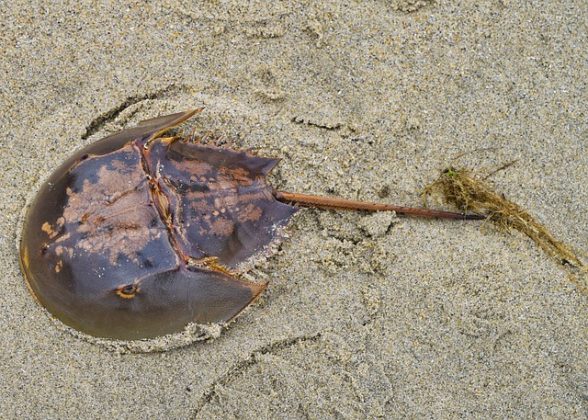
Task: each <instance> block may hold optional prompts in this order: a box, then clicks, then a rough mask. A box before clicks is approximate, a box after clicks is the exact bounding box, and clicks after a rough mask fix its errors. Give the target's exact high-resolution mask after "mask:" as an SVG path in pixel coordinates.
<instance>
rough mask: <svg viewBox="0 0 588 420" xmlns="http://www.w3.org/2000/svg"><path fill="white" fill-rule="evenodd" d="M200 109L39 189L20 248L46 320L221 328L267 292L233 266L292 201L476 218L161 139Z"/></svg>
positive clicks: (165, 120) (98, 152) (94, 328)
mask: <svg viewBox="0 0 588 420" xmlns="http://www.w3.org/2000/svg"><path fill="white" fill-rule="evenodd" d="M199 111H201V109H197V110H193V111H189V112H183V113H177V114H173V115H168V116H163V117H158V118H154V119H151V120H146V121H143V122H141V123H139V125H138V126H136V127H134V128H129V129H126V130H123V131H120V132H118V133H116V134H113V135H110V136H108V137H106V138H104V139H102V140H99V141H97V142H95V143H92V144H90V145H89V146H87V147H85V148H83V149H82V150H80V151H78V152H76V153H75V154H74V155H73V156H71V157H70V158H69V159H67V160H66V161H65V162H64V163H63V164H62V165H61V166H60V167H59V168H58V169H57V170H56V171H55V172H54V173H53V174H52V175H51V176H50V177H49V179H48V180H47V181H46V182H45V183H44V184H43V185H42V187H41V188H40V191H39V192H38V193H37V195H36V197H35V199H34V200H33V202H32V204H31V206H30V208H29V209H28V212H27V215H26V219H25V223H24V227H23V232H22V237H21V243H20V260H21V265H22V270H23V272H24V275H25V279H26V282H27V285H28V287H29V289H30V291H31V293H32V294H33V296H34V297H35V298H36V299H37V301H38V302H39V303H40V304H41V305H43V306H44V307H45V308H46V309H47V310H48V311H49V312H50V313H51V314H52V315H53V316H54V317H56V318H57V319H59V320H61V321H62V322H63V323H65V324H66V325H68V326H70V327H72V328H74V329H77V330H80V331H82V332H83V333H86V334H89V335H92V336H95V337H105V338H110V339H123V340H134V339H144V338H153V337H158V336H163V335H167V334H170V333H175V332H178V331H181V330H182V329H183V328H184V327H185V326H186V325H188V324H189V323H197V324H209V323H221V324H222V323H226V322H228V321H230V320H232V319H233V318H235V317H236V316H237V315H238V314H239V313H240V312H241V311H242V310H243V309H244V308H246V307H247V306H249V305H250V304H251V303H252V302H253V301H254V300H255V299H256V298H257V297H258V296H259V295H260V294H261V293H262V292H263V290H264V289H265V288H266V286H267V284H265V283H255V282H251V281H248V280H246V279H245V278H243V277H241V276H240V275H239V274H237V273H238V271H237V268H238V266H239V265H240V264H241V263H243V262H245V261H247V260H249V259H250V258H252V257H254V256H255V255H257V254H259V253H261V252H263V251H264V249H266V248H267V247H268V246H269V245H270V243H271V242H272V241H273V240H274V239H276V238H277V237H278V236H279V232H280V229H282V228H283V227H285V226H286V224H287V223H288V221H289V220H290V218H291V216H292V215H293V214H294V213H295V212H296V211H297V209H298V206H297V205H302V206H314V207H321V208H328V209H354V210H364V211H396V212H397V213H398V214H400V215H409V216H420V217H430V218H431V217H432V218H446V219H480V218H482V216H479V215H464V214H460V213H452V212H445V211H435V210H429V209H419V208H406V207H398V206H393V205H388V204H376V203H365V202H358V201H350V200H343V199H336V198H330V197H317V196H311V195H304V194H296V193H288V192H282V191H275V190H274V189H273V188H272V187H271V186H270V185H269V184H268V183H267V182H266V180H265V177H266V175H267V174H268V173H269V172H270V171H271V169H272V168H273V167H274V166H275V165H276V164H277V162H278V159H271V158H265V157H259V156H254V155H252V154H249V153H245V152H241V151H235V150H230V149H226V148H219V147H215V146H209V145H202V144H197V143H195V142H193V141H190V139H187V138H179V137H164V136H163V134H164V133H165V132H166V131H167V130H169V129H170V128H172V127H175V126H177V125H179V124H181V123H183V122H184V121H186V120H187V119H188V118H190V117H192V116H193V115H194V114H196V113H197V112H199Z"/></svg>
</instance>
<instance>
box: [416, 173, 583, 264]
mask: <svg viewBox="0 0 588 420" xmlns="http://www.w3.org/2000/svg"><path fill="white" fill-rule="evenodd" d="M435 193H440V194H441V195H442V196H443V198H444V199H445V201H446V202H447V203H451V204H454V205H455V206H457V207H458V208H459V209H460V210H461V211H464V212H465V211H468V212H474V213H480V214H485V215H486V216H487V217H488V219H487V220H488V221H490V222H492V223H494V224H495V225H497V226H498V227H499V228H501V229H504V230H508V229H516V230H518V231H520V232H522V233H524V234H525V235H527V236H528V237H529V238H531V239H532V240H533V241H534V242H535V243H536V244H537V245H539V246H540V247H541V249H543V250H544V251H545V252H546V253H547V254H549V255H551V256H552V257H555V258H556V259H558V260H559V262H560V263H561V264H562V265H568V266H571V267H575V268H578V269H580V270H581V271H585V270H586V266H585V265H584V263H583V262H582V261H581V260H580V259H579V258H578V257H577V256H576V254H575V253H574V251H573V250H572V249H571V248H570V247H569V246H568V245H566V244H565V243H563V242H561V241H559V240H557V239H556V238H554V237H553V235H552V234H551V233H550V232H549V231H548V230H547V228H546V227H545V226H543V225H542V224H541V223H539V222H538V221H537V220H535V218H533V216H531V215H530V214H529V213H528V212H527V211H525V210H524V209H523V208H521V207H520V206H519V205H517V204H515V203H513V202H512V201H510V200H507V199H506V198H505V197H504V196H503V195H502V194H499V193H497V192H496V191H494V190H493V189H492V187H491V186H490V185H489V184H488V183H487V182H485V181H484V179H478V178H476V177H475V176H474V175H473V174H472V173H471V172H470V171H468V170H466V169H455V168H447V169H445V170H444V171H443V172H442V173H441V175H440V176H439V178H438V179H437V180H436V181H434V182H433V183H431V184H429V185H428V186H427V187H425V190H424V191H423V197H424V198H425V199H426V198H427V197H428V196H429V195H431V194H435Z"/></svg>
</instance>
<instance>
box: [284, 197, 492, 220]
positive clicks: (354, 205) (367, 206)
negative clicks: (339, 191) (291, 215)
mask: <svg viewBox="0 0 588 420" xmlns="http://www.w3.org/2000/svg"><path fill="white" fill-rule="evenodd" d="M274 197H275V198H276V200H278V201H282V202H285V203H293V204H298V205H300V206H304V207H316V208H322V209H333V210H363V211H371V212H376V211H395V212H396V214H398V215H400V216H410V217H422V218H427V219H450V220H483V219H486V216H483V215H481V214H465V213H455V212H451V211H444V210H432V209H426V208H422V207H402V206H395V205H392V204H383V203H370V202H366V201H355V200H346V199H343V198H335V197H323V196H318V195H309V194H299V193H290V192H286V191H274Z"/></svg>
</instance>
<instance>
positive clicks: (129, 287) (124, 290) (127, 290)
mask: <svg viewBox="0 0 588 420" xmlns="http://www.w3.org/2000/svg"><path fill="white" fill-rule="evenodd" d="M138 291H139V287H138V286H137V285H136V284H125V285H124V286H120V287H118V288H117V289H116V294H117V295H119V296H120V297H121V298H123V299H132V298H134V297H135V295H136V294H137V292H138Z"/></svg>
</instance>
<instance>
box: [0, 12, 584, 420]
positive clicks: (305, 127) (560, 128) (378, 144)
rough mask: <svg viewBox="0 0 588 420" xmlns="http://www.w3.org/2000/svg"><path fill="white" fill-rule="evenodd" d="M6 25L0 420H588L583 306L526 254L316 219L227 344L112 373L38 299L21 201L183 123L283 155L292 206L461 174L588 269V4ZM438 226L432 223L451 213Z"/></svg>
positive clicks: (1, 86)
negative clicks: (70, 171) (84, 151)
mask: <svg viewBox="0 0 588 420" xmlns="http://www.w3.org/2000/svg"><path fill="white" fill-rule="evenodd" d="M519 3H520V2H514V1H508V0H492V1H479V2H453V1H445V0H439V1H411V0H404V1H403V0H397V1H384V0H374V1H366V2H352V3H349V2H343V1H334V2H328V4H324V5H318V4H315V3H314V2H267V3H266V2H261V1H256V2H255V1H254V2H250V3H249V5H247V6H244V5H241V2H239V1H236V0H235V1H222V2H221V1H209V2H203V3H201V4H192V3H191V2H184V1H170V2H163V3H161V5H160V6H154V5H148V4H145V3H144V2H133V3H128V4H127V5H125V6H119V5H117V6H112V5H104V6H95V5H92V6H90V5H78V4H77V2H72V3H71V4H70V5H69V6H68V5H65V4H64V5H60V6H51V7H49V8H46V7H42V6H40V5H38V4H37V5H34V4H32V3H29V2H15V3H11V4H10V5H9V4H8V3H4V4H3V5H0V18H1V19H0V22H1V23H0V26H1V28H2V30H1V31H0V50H1V51H2V53H1V54H2V59H1V60H0V74H1V76H0V80H1V81H0V111H1V112H0V128H1V132H2V134H1V135H0V168H1V171H0V185H1V186H2V190H1V192H0V194H1V197H0V209H1V211H0V258H1V264H2V267H3V269H2V275H0V288H1V290H2V294H1V297H0V307H1V311H0V343H1V348H2V351H1V352H0V378H1V379H0V417H1V418H109V417H110V418H137V419H139V418H213V417H215V416H218V417H224V418H269V417H288V418H325V417H342V418H365V417H369V418H374V417H389V418H395V417H413V418H414V417H435V418H439V417H441V418H448V417H475V418H479V417H501V418H503V417H528V418H529V417H552V418H583V417H585V416H587V415H588V357H587V354H588V297H587V296H586V295H585V294H582V293H581V291H580V290H579V288H578V287H577V286H576V285H575V284H574V283H573V282H572V281H570V275H569V270H566V269H565V268H564V267H562V266H561V265H560V264H558V263H557V262H555V261H554V260H553V259H551V258H549V257H548V256H546V255H545V254H544V253H543V252H542V251H541V250H540V249H538V248H537V247H536V246H535V244H534V243H533V242H532V241H531V240H529V239H528V238H527V237H525V236H524V235H522V234H520V233H518V232H513V233H510V234H509V233H504V232H500V231H498V230H497V229H494V228H493V227H492V226H490V225H486V226H482V223H481V222H462V221H460V222H440V221H424V220H415V219H400V218H396V217H394V216H393V215H391V214H375V215H366V214H361V213H359V214H357V213H336V212H326V211H317V210H305V211H303V212H302V214H301V215H300V216H299V217H297V218H296V220H295V221H294V222H293V223H292V225H291V228H290V239H288V240H287V241H285V242H284V243H283V245H282V246H281V248H280V249H279V252H278V253H277V254H276V255H274V256H272V257H271V258H269V259H268V260H267V261H266V262H265V263H264V264H263V265H262V266H261V267H260V268H258V272H257V274H256V275H259V276H266V278H267V279H268V280H270V286H269V288H268V290H267V292H266V293H265V294H264V296H263V298H262V299H261V300H260V301H258V302H257V303H256V304H255V305H253V306H252V307H251V308H250V309H249V310H248V311H246V312H245V313H244V314H243V315H242V316H241V317H239V318H238V320H237V321H236V322H235V323H234V324H232V325H231V327H230V328H229V329H228V330H226V331H224V332H223V334H222V335H221V336H220V337H219V338H217V339H215V340H210V341H206V342H200V343H194V344H192V345H189V346H186V347H183V348H181V349H176V350H172V351H168V352H165V353H150V354H126V355H120V354H116V353H113V352H110V351H108V350H106V349H104V348H103V347H100V346H98V345H95V344H91V343H89V342H87V341H85V340H81V339H79V338H77V337H75V336H73V335H71V334H69V333H67V332H64V331H63V330H62V329H60V328H56V326H55V325H54V322H52V321H51V320H50V319H49V317H48V316H47V315H46V313H45V312H44V310H43V309H42V308H41V307H40V306H39V305H37V304H36V303H35V301H34V300H33V299H32V297H31V296H30V294H29V292H28V291H27V289H26V287H25V283H24V281H23V277H22V275H21V273H20V269H19V264H18V253H17V250H16V238H17V235H18V232H19V231H20V229H21V226H20V225H19V220H20V215H21V212H22V210H23V208H24V207H25V202H26V200H27V198H28V197H30V196H31V194H33V193H34V191H35V190H36V188H38V185H39V183H40V182H42V181H43V180H44V179H45V178H46V177H47V176H48V175H49V174H50V173H51V171H52V170H53V169H54V168H56V167H57V166H58V164H59V163H60V162H61V161H63V160H64V159H65V158H66V157H67V156H69V155H70V154H71V153H72V152H73V151H75V150H77V149H79V148H80V147H82V146H83V145H86V144H88V143H90V142H92V141H94V140H97V139H99V138H101V137H103V136H105V135H107V134H109V133H112V132H115V131H117V130H119V129H121V128H123V127H128V126H132V125H134V124H136V123H137V122H138V121H140V120H142V119H145V118H150V117H154V116H157V115H162V114H168V113H172V112H177V111H182V110H186V109H191V108H194V107H199V106H204V107H205V108H206V109H205V111H204V112H203V113H202V114H201V115H199V116H198V117H197V118H195V119H194V120H193V121H191V122H190V123H189V124H190V127H196V128H197V129H198V130H201V131H207V130H211V131H214V132H216V133H217V134H219V135H224V136H226V138H227V139H228V143H229V144H230V145H231V146H233V147H237V148H244V149H246V148H252V149H254V150H256V151H257V153H259V154H261V155H265V156H275V157H280V158H282V161H281V163H280V165H279V166H278V168H277V169H276V170H275V171H274V173H273V175H272V183H273V185H274V186H276V187H278V188H281V189H285V190H287V191H298V192H306V193H316V194H331V195H338V196H343V197H348V198H356V199H364V200H372V201H382V202H389V203H394V204H403V205H419V204H420V196H419V193H420V191H421V190H422V188H423V187H424V186H425V185H426V184H427V183H429V182H431V181H433V180H434V179H435V178H436V177H437V176H438V174H439V172H440V171H441V170H442V169H443V168H446V167H447V166H449V165H453V166H460V167H461V166H465V167H469V168H473V169H476V170H478V171H482V172H483V171H486V172H489V171H491V170H493V169H495V168H498V167H500V166H501V165H503V164H505V163H507V162H509V161H511V160H515V159H516V160H517V162H516V163H515V164H514V165H512V166H510V167H509V168H507V169H505V170H503V171H500V172H497V173H496V174H495V175H493V176H492V177H491V178H490V179H491V181H492V182H493V183H494V185H495V187H496V189H497V190H498V191H501V192H503V193H504V194H505V195H506V196H507V197H508V198H509V199H511V200H513V201H515V202H517V203H518V204H520V205H521V206H523V207H524V208H525V209H527V210H528V211H529V212H530V213H532V214H534V215H535V216H536V217H537V218H538V219H539V220H540V221H541V222H542V223H544V224H545V225H546V226H548V227H549V228H550V229H551V230H552V231H553V233H554V235H555V236H556V237H558V238H560V239H561V240H563V241H565V242H566V243H568V244H569V245H570V246H572V247H573V248H575V249H576V250H578V253H579V254H580V255H582V256H584V257H585V256H586V252H588V123H587V118H586V117H587V104H588V90H587V88H586V80H587V76H588V71H587V67H586V63H587V62H588V42H587V39H586V33H587V32H588V28H587V25H586V7H585V3H584V2H583V1H562V2H560V1H553V2H542V3H540V4H535V5H533V6H531V5H521V4H519ZM439 206H441V205H439Z"/></svg>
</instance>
